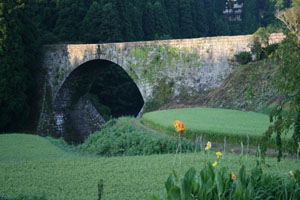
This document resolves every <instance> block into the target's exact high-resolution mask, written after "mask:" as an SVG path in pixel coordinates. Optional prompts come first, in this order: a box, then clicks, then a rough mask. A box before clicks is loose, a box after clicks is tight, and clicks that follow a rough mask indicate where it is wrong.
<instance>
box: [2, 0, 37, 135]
mask: <svg viewBox="0 0 300 200" xmlns="http://www.w3.org/2000/svg"><path fill="white" fill-rule="evenodd" d="M28 9H29V8H28V7H27V5H26V4H25V2H24V1H21V0H18V1H15V0H14V1H12V0H3V1H1V3H0V131H1V132H2V131H7V130H16V129H20V128H22V127H23V128H24V126H25V124H26V123H27V122H28V116H29V111H30V108H29V100H31V99H30V97H31V95H32V91H33V86H34V81H33V76H32V74H33V72H34V70H35V68H34V66H35V61H36V52H37V50H38V45H37V44H38V41H37V40H36V38H37V35H36V32H35V30H36V28H35V27H34V25H33V23H32V22H31V20H30V18H31V16H30V14H29V13H28Z"/></svg>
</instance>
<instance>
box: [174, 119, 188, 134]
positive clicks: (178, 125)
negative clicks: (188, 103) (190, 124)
mask: <svg viewBox="0 0 300 200" xmlns="http://www.w3.org/2000/svg"><path fill="white" fill-rule="evenodd" d="M174 126H175V129H176V132H179V133H185V132H186V131H185V130H184V123H182V122H181V121H178V120H176V121H175V122H174Z"/></svg>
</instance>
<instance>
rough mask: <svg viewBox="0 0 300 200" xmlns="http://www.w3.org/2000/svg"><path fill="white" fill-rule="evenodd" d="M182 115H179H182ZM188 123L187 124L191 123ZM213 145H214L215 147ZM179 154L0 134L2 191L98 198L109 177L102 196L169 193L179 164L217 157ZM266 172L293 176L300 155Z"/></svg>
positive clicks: (232, 164)
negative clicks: (88, 149) (125, 151)
mask: <svg viewBox="0 0 300 200" xmlns="http://www.w3.org/2000/svg"><path fill="white" fill-rule="evenodd" d="M179 119H180V118H179ZM187 125H188V124H187ZM212 150H213V149H212ZM174 158H175V155H174V154H165V155H150V156H122V157H96V156H82V155H79V154H78V153H75V152H71V151H65V150H63V149H62V148H60V147H58V146H56V145H54V144H53V143H51V142H50V141H49V140H48V139H46V138H42V137H39V136H33V135H22V134H10V135H0V180H1V181H0V194H5V195H9V196H18V195H20V194H25V195H45V196H46V197H47V198H49V199H58V200H59V199H64V200H66V199H72V200H76V199H78V200H82V199H85V200H89V199H97V184H98V181H99V180H100V179H103V181H104V194H103V199H109V200H114V199H124V200H125V199H131V200H134V199H150V197H151V195H152V194H156V195H160V196H162V195H163V194H164V193H165V190H164V182H165V181H166V179H167V177H168V176H169V174H170V173H171V171H172V169H175V171H176V172H177V174H179V175H180V176H181V175H183V174H184V173H185V172H186V171H187V170H188V169H189V168H190V167H191V166H193V167H195V168H196V169H198V170H199V169H200V168H202V167H203V166H204V164H205V163H206V162H208V161H210V162H213V161H214V160H215V159H216V155H215V152H213V151H211V152H209V153H208V154H204V153H188V154H180V155H179V156H177V160H176V162H175V165H173V161H174ZM255 160H256V158H255V157H253V156H247V155H244V156H242V157H241V156H240V154H231V153H225V155H224V156H223V157H222V159H221V162H219V165H218V167H221V166H226V167H228V168H229V169H230V170H231V171H237V170H238V169H239V168H240V166H241V164H245V165H246V166H247V169H248V170H249V169H250V168H249V167H251V166H254V164H255ZM266 162H267V163H268V164H269V165H270V166H271V167H269V168H266V167H264V171H265V172H270V173H277V174H279V175H282V176H288V172H289V171H290V170H295V169H299V161H297V160H295V159H294V160H291V159H284V160H283V161H282V162H280V163H277V162H276V159H275V158H267V160H266Z"/></svg>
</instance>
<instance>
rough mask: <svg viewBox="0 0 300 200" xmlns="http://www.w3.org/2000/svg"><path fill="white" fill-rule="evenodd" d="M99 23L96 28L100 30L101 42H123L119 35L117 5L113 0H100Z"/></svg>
mask: <svg viewBox="0 0 300 200" xmlns="http://www.w3.org/2000/svg"><path fill="white" fill-rule="evenodd" d="M100 6H101V10H99V11H98V12H100V13H101V18H100V19H98V20H99V21H100V22H101V23H100V26H99V27H97V28H98V29H99V30H100V38H101V41H102V42H120V41H123V38H122V33H121V25H120V24H121V20H120V18H119V15H118V10H117V4H116V1H115V0H102V1H101V3H100Z"/></svg>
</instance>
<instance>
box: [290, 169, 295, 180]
mask: <svg viewBox="0 0 300 200" xmlns="http://www.w3.org/2000/svg"><path fill="white" fill-rule="evenodd" d="M289 175H290V177H291V178H294V177H295V176H294V173H293V171H292V170H291V171H290V173H289Z"/></svg>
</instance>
